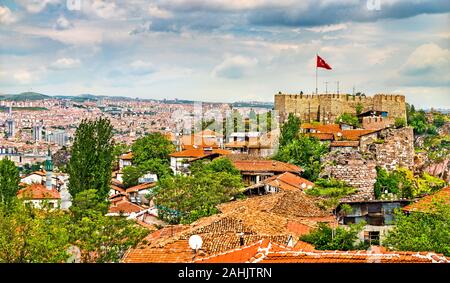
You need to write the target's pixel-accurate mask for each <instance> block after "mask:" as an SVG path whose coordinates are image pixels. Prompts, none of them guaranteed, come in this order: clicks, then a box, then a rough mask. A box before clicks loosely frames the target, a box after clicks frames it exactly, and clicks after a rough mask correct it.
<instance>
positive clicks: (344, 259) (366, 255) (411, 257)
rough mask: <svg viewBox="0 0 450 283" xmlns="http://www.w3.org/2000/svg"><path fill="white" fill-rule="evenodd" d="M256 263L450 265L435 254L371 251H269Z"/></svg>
mask: <svg viewBox="0 0 450 283" xmlns="http://www.w3.org/2000/svg"><path fill="white" fill-rule="evenodd" d="M251 262H254V263H450V258H448V257H445V256H443V255H439V254H435V253H429V252H425V253H418V252H382V253H376V252H370V251H317V250H314V251H289V250H286V251H278V252H271V251H269V252H268V253H266V254H265V255H262V256H261V257H260V258H256V259H255V260H253V261H251Z"/></svg>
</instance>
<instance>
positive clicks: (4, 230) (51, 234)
mask: <svg viewBox="0 0 450 283" xmlns="http://www.w3.org/2000/svg"><path fill="white" fill-rule="evenodd" d="M68 223H69V218H68V215H66V214H64V212H62V211H58V210H46V209H36V208H33V207H32V206H29V205H23V203H22V202H20V201H18V200H17V199H16V200H14V201H12V202H11V205H9V206H5V205H3V204H0V262H1V263H50V262H53V263H62V262H65V261H66V260H67V258H68V256H69V255H68V253H67V249H68V248H69V234H70V226H69V225H68Z"/></svg>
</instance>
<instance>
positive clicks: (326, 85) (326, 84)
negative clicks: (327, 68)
mask: <svg viewBox="0 0 450 283" xmlns="http://www.w3.org/2000/svg"><path fill="white" fill-rule="evenodd" d="M324 84H325V94H328V82H324Z"/></svg>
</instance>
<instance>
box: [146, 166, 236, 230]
mask: <svg viewBox="0 0 450 283" xmlns="http://www.w3.org/2000/svg"><path fill="white" fill-rule="evenodd" d="M230 163H231V162H230ZM230 163H229V160H226V159H225V158H219V159H216V160H214V161H213V162H211V163H210V164H201V163H197V164H196V165H195V166H196V168H197V169H195V170H193V172H191V174H192V175H190V176H183V175H176V176H174V177H169V178H162V179H160V180H159V186H158V187H157V189H156V190H155V198H154V201H155V203H156V205H157V206H158V207H159V215H160V217H161V218H162V219H164V220H166V221H169V222H171V223H180V222H181V223H191V222H193V221H195V220H197V219H198V218H200V217H205V216H209V215H212V214H215V213H217V212H218V210H217V208H216V205H217V204H219V203H222V202H226V201H229V200H231V199H232V198H233V197H240V192H239V189H240V188H243V186H244V185H243V183H242V177H241V175H240V174H238V173H236V171H237V169H236V168H234V167H233V166H230Z"/></svg>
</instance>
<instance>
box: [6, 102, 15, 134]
mask: <svg viewBox="0 0 450 283" xmlns="http://www.w3.org/2000/svg"><path fill="white" fill-rule="evenodd" d="M15 135H16V122H15V121H14V119H13V117H12V107H11V106H10V107H9V111H8V118H7V119H6V136H7V137H8V138H12V137H14V136H15Z"/></svg>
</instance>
